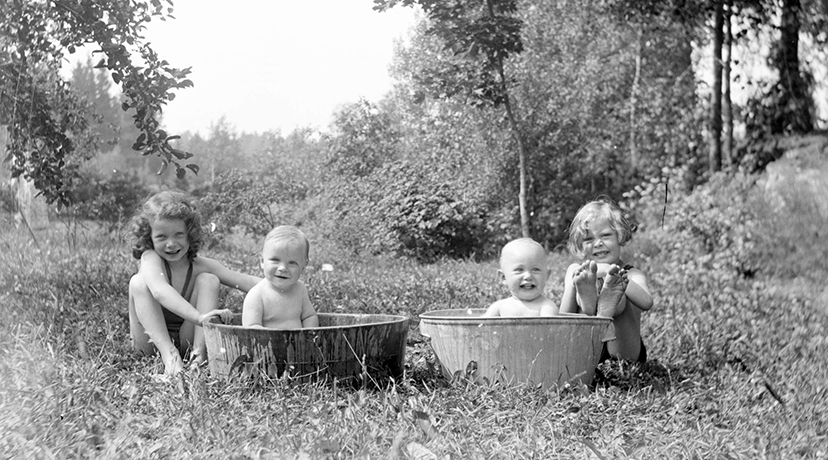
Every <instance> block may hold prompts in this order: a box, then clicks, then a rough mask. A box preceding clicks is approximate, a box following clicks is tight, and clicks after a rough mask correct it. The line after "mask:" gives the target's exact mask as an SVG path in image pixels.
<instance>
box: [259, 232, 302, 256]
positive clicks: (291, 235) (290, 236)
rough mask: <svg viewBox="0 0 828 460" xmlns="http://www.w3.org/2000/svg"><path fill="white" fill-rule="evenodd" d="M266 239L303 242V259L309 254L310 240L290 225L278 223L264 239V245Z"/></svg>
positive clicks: (266, 241)
mask: <svg viewBox="0 0 828 460" xmlns="http://www.w3.org/2000/svg"><path fill="white" fill-rule="evenodd" d="M268 241H289V242H291V243H297V244H303V245H304V246H305V260H308V259H309V256H310V241H309V240H308V237H307V236H305V234H304V233H302V230H299V229H298V228H296V227H294V226H292V225H280V226H278V227H275V228H274V229H273V230H271V231H270V232H269V233H268V234H267V236H266V237H265V239H264V244H262V246H264V245H266V244H267V243H268Z"/></svg>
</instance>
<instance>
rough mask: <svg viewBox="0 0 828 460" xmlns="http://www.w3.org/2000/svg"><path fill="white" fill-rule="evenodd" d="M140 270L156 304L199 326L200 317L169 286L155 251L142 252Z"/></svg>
mask: <svg viewBox="0 0 828 460" xmlns="http://www.w3.org/2000/svg"><path fill="white" fill-rule="evenodd" d="M140 270H141V276H142V277H143V278H144V282H145V283H146V284H147V288H148V289H149V290H150V293H151V294H152V297H153V298H155V300H156V301H157V302H158V303H160V304H161V305H163V306H164V308H166V309H167V310H169V311H171V312H173V313H175V314H176V315H178V316H180V317H181V318H183V319H184V320H185V321H190V322H192V323H195V324H201V321H202V315H201V314H200V313H199V312H198V310H196V309H195V307H193V306H192V304H190V302H188V301H187V299H185V298H184V297H182V296H181V294H180V293H179V292H178V291H176V290H175V288H174V287H172V285H170V282H169V280H168V279H167V276H166V275H165V273H166V270H165V269H164V262H163V261H162V260H161V257H160V256H159V255H158V254H157V253H156V252H155V251H153V250H148V251H144V253H143V254H142V255H141V269H140Z"/></svg>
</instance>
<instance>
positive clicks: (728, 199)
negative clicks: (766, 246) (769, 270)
mask: <svg viewBox="0 0 828 460" xmlns="http://www.w3.org/2000/svg"><path fill="white" fill-rule="evenodd" d="M756 178H757V176H754V175H747V174H742V173H738V174H735V175H727V174H724V173H719V174H716V175H714V176H713V177H712V178H711V179H710V181H709V182H708V183H706V184H704V185H702V186H699V187H697V188H696V189H695V190H693V192H692V193H689V194H686V195H682V194H681V192H679V194H678V196H675V195H674V197H673V198H672V199H671V200H670V201H669V202H668V203H667V204H665V203H664V202H663V201H661V200H663V194H662V195H660V196H659V193H655V192H653V190H654V189H655V188H658V187H657V184H651V185H654V187H652V188H647V189H644V190H642V189H639V193H640V194H641V198H640V201H639V202H638V203H637V204H636V205H635V206H630V205H629V203H628V204H627V208H628V209H631V210H633V211H635V212H636V214H637V215H636V220H638V221H639V222H642V223H643V224H644V225H643V227H645V228H648V230H649V231H648V235H649V236H650V238H652V241H653V242H654V243H655V245H656V246H657V247H659V248H660V251H661V254H662V255H663V256H662V257H663V260H664V261H665V262H667V264H668V265H669V266H670V267H671V269H672V270H678V271H680V272H687V271H695V270H707V271H709V270H721V272H722V273H727V274H730V275H743V276H752V275H753V274H754V273H755V271H756V270H757V269H758V263H757V251H756V240H755V237H754V235H755V234H756V226H757V225H758V222H759V219H758V217H757V215H756V214H755V212H754V208H753V207H752V206H750V196H751V190H752V187H753V185H754V183H755V181H756ZM648 190H649V192H653V193H649V192H648ZM662 206H666V208H662ZM656 210H658V211H656ZM662 210H663V211H664V214H663V217H664V219H663V221H662V219H661V217H662V213H661V212H660V211H662Z"/></svg>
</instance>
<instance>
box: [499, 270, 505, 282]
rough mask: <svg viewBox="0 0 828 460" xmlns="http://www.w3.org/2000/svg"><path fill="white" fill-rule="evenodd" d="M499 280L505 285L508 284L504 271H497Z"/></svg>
mask: <svg viewBox="0 0 828 460" xmlns="http://www.w3.org/2000/svg"><path fill="white" fill-rule="evenodd" d="M497 280H498V281H499V282H501V283H503V284H506V274H505V273H503V270H498V271H497Z"/></svg>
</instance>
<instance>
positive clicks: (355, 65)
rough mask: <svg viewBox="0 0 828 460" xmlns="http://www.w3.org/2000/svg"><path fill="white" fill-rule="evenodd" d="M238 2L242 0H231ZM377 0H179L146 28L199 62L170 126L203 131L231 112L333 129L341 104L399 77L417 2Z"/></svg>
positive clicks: (166, 46) (269, 124)
mask: <svg viewBox="0 0 828 460" xmlns="http://www.w3.org/2000/svg"><path fill="white" fill-rule="evenodd" d="M230 5H232V6H230ZM372 6H373V2H372V0H299V1H290V0H239V1H236V2H227V1H221V0H178V1H176V2H175V10H174V13H173V15H174V16H175V20H168V21H166V22H161V21H157V20H153V22H152V23H150V25H149V27H148V29H147V33H146V38H147V41H149V42H150V43H152V47H153V49H154V50H155V51H156V52H158V54H159V56H161V57H162V58H163V59H166V60H167V61H168V62H169V63H170V64H171V65H172V66H173V67H177V68H186V67H192V73H191V74H190V76H189V78H190V79H191V80H192V81H193V83H194V85H195V86H194V87H192V88H187V89H184V90H179V91H177V93H176V98H175V100H174V101H172V102H171V103H169V104H168V105H167V108H166V109H165V110H164V116H163V124H164V125H165V126H166V128H167V129H168V131H171V132H175V133H182V132H184V131H188V130H189V131H191V132H196V131H199V132H200V133H201V134H202V135H205V136H206V135H208V133H209V129H210V125H211V124H214V123H215V122H217V121H218V120H219V119H220V118H221V117H222V116H224V117H225V120H226V121H227V122H228V123H229V124H230V125H231V126H232V127H233V128H235V130H236V131H237V132H239V133H241V132H264V131H268V130H281V132H282V134H283V135H287V134H289V133H290V132H291V131H293V130H294V129H295V128H297V127H305V126H309V127H311V128H316V129H320V130H323V131H324V130H327V128H328V126H329V124H330V121H331V115H332V114H333V112H334V110H335V108H336V107H337V106H339V105H342V104H345V103H349V102H354V101H356V100H358V99H359V98H360V97H365V98H366V99H369V100H372V101H376V100H378V99H379V98H380V97H381V96H382V95H383V94H385V93H386V92H387V91H388V90H389V89H390V87H391V78H390V77H389V76H388V66H389V64H390V63H391V57H392V53H393V47H394V41H395V39H401V38H404V37H406V36H407V33H408V30H409V28H410V26H412V25H413V23H414V17H415V13H414V11H413V10H412V9H410V8H401V7H397V8H394V9H392V10H391V11H386V12H382V13H380V12H377V11H374V10H373V9H372Z"/></svg>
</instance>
